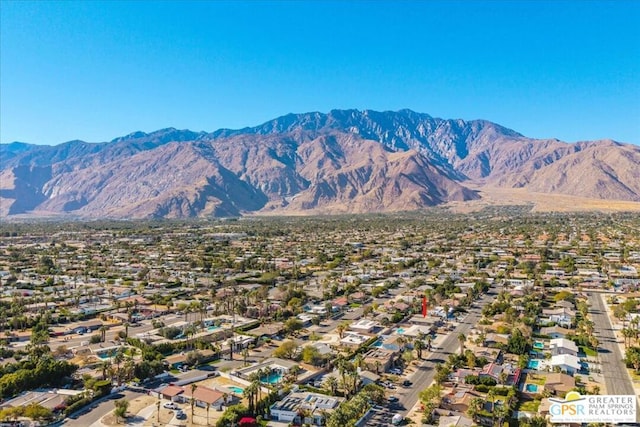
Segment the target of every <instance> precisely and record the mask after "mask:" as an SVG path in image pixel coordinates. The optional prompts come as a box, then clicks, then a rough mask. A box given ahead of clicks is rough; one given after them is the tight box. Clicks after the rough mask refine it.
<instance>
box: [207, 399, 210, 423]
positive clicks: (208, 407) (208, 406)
mask: <svg viewBox="0 0 640 427" xmlns="http://www.w3.org/2000/svg"><path fill="white" fill-rule="evenodd" d="M209 409H211V403H209V402H207V425H209Z"/></svg>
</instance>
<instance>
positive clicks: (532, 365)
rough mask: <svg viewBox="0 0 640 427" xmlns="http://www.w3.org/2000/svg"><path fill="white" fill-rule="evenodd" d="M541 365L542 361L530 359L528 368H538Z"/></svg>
mask: <svg viewBox="0 0 640 427" xmlns="http://www.w3.org/2000/svg"><path fill="white" fill-rule="evenodd" d="M539 365H540V361H539V360H536V359H533V360H529V362H527V368H529V369H538V366H539Z"/></svg>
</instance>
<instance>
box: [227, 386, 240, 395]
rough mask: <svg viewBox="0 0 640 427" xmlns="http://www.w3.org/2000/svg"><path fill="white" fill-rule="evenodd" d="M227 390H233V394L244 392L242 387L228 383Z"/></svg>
mask: <svg viewBox="0 0 640 427" xmlns="http://www.w3.org/2000/svg"><path fill="white" fill-rule="evenodd" d="M227 388H228V389H229V390H231V391H232V392H234V393H235V394H240V395H241V394H242V393H244V389H243V388H242V387H237V386H235V385H230V386H228V387H227Z"/></svg>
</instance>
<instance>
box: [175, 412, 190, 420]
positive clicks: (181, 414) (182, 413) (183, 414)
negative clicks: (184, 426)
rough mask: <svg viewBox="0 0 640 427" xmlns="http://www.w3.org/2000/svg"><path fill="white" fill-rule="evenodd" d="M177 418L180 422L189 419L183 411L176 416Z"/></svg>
mask: <svg viewBox="0 0 640 427" xmlns="http://www.w3.org/2000/svg"><path fill="white" fill-rule="evenodd" d="M176 418H177V419H179V420H186V419H187V414H185V413H184V412H182V411H179V412H178V413H177V414H176Z"/></svg>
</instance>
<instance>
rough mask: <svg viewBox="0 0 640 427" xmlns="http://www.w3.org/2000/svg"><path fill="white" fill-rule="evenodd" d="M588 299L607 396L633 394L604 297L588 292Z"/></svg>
mask: <svg viewBox="0 0 640 427" xmlns="http://www.w3.org/2000/svg"><path fill="white" fill-rule="evenodd" d="M588 297H589V314H590V315H591V319H592V320H593V324H594V332H595V333H596V335H597V336H598V341H599V345H598V357H599V358H600V362H601V364H602V372H603V373H604V380H605V385H606V388H607V394H635V393H634V390H633V385H632V384H631V379H630V378H629V374H628V373H627V369H626V367H625V366H624V361H623V358H624V356H623V355H622V354H621V352H620V347H619V346H618V341H617V338H616V336H615V332H614V330H613V326H612V325H611V319H610V318H609V315H608V314H607V310H606V308H605V305H604V301H603V300H602V299H603V297H604V295H603V294H599V293H595V292H590V293H589V294H588Z"/></svg>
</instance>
